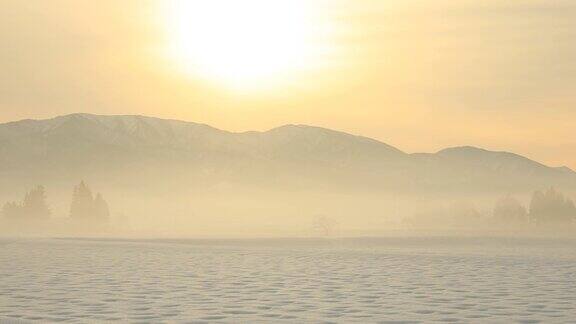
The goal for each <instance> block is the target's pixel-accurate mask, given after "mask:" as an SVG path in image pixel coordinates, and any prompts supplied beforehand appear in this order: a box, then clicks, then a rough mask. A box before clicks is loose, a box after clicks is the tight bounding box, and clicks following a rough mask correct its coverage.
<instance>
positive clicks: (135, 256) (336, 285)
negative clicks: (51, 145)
mask: <svg viewBox="0 0 576 324" xmlns="http://www.w3.org/2000/svg"><path fill="white" fill-rule="evenodd" d="M575 243H576V242H575V241H567V240H536V239H532V240H529V239H471V238H452V239H448V238H428V239H417V238H388V239H355V240H251V241H248V240H247V241H201V240H197V241H186V240H182V241H152V240H149V241H121V240H116V241H113V240H57V239H51V240H49V239H42V240H41V239H38V240H32V239H30V240H9V239H5V240H1V241H0V322H2V323H5V322H6V323H10V322H14V323H20V322H22V323H25V322H36V321H38V322H57V321H71V322H91V323H93V322H106V321H119V322H125V321H128V322H149V323H161V322H193V323H196V322H240V323H270V322H288V323H314V322H343V323H371V322H384V323H386V322H397V321H402V322H429V321H437V322H468V323H470V322H472V323H478V322H486V323H509V322H520V323H536V322H543V323H560V322H574V321H576V244H575Z"/></svg>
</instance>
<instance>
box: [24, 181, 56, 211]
mask: <svg viewBox="0 0 576 324" xmlns="http://www.w3.org/2000/svg"><path fill="white" fill-rule="evenodd" d="M22 209H23V210H22V212H23V214H24V215H25V216H26V217H28V218H30V219H46V218H49V217H50V209H49V208H48V204H47V203H46V190H45V189H44V187H43V186H37V187H36V188H34V189H32V190H30V191H29V192H28V193H27V194H26V196H25V197H24V202H23V203H22Z"/></svg>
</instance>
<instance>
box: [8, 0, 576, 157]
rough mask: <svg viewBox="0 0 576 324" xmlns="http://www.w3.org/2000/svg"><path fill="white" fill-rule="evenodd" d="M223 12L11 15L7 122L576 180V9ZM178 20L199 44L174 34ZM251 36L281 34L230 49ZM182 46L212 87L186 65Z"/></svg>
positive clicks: (395, 5) (70, 9)
mask: <svg viewBox="0 0 576 324" xmlns="http://www.w3.org/2000/svg"><path fill="white" fill-rule="evenodd" d="M174 1H176V2H175V3H177V2H178V1H180V2H182V1H186V0H174ZM191 1H193V0H191ZM218 1H219V2H220V5H219V6H217V7H215V6H212V7H214V8H218V9H217V10H216V11H215V9H214V8H203V7H202V6H203V4H202V2H198V1H196V3H201V5H190V6H184V7H183V8H181V10H176V12H178V17H175V16H174V15H175V14H174V10H172V11H170V10H169V9H167V7H169V5H168V4H169V3H171V2H170V1H168V0H164V1H160V0H122V1H117V0H99V1H88V0H49V1H48V0H0V40H1V41H2V45H1V49H0V73H1V74H0V122H4V121H10V120H14V119H23V118H44V117H52V116H55V115H61V114H67V113H73V112H90V113H101V114H145V115H152V116H158V117H168V118H177V119H184V120H189V121H195V122H202V123H208V124H211V125H213V126H215V127H218V128H223V129H227V130H236V131H242V130H252V129H255V130H265V129H268V128H272V127H275V126H278V125H281V124H287V123H301V124H312V125H318V126H324V127H329V128H335V129H339V130H343V131H348V132H352V133H356V134H362V135H366V136H370V137H374V138H377V139H379V140H382V141H384V142H386V143H389V144H391V145H394V146H396V147H398V148H400V149H402V150H404V151H407V152H413V151H435V150H437V149H439V148H443V147H447V146H457V145H475V146H481V147H485V148H489V149H496V150H508V151H514V152H517V153H520V154H524V155H526V156H528V157H531V158H534V159H537V160H540V161H543V162H546V163H548V164H552V165H561V164H566V165H569V166H571V167H576V136H574V134H575V133H576V1H574V0H509V1H505V0H482V1H477V0H475V1H472V0H458V1H455V0H420V1H416V0H332V1H330V0H317V1H313V0H311V1H307V3H308V4H307V5H306V6H307V7H306V10H309V11H310V12H308V11H307V14H306V15H300V11H298V10H296V11H294V12H289V10H284V9H285V8H284V7H282V4H281V3H287V1H288V2H289V1H292V0H287V1H282V0H278V1H274V0H268V2H267V3H276V4H278V7H277V8H280V9H281V10H277V9H275V7H274V6H271V5H265V7H264V9H263V10H262V12H263V13H266V15H263V13H262V12H260V13H258V12H257V10H253V9H254V8H251V7H250V6H255V4H258V2H257V1H256V2H255V0H245V1H247V2H245V3H246V4H247V6H248V7H249V9H246V10H244V9H242V8H238V3H243V0H234V1H235V4H234V8H229V7H228V6H227V5H226V4H225V2H226V0H218ZM293 1H296V0H293ZM209 2H210V1H208V0H205V1H204V2H203V3H204V4H207V3H209ZM310 3H313V5H310ZM172 4H173V3H172ZM230 4H231V3H230ZM295 8H296V7H295ZM187 10H189V11H194V12H191V13H190V15H189V18H190V19H186V17H187V15H188V13H187ZM198 11H202V12H201V13H200V14H199V13H198ZM203 11H206V13H204V12H203ZM282 12H285V13H287V14H286V15H287V16H286V17H281V16H280V15H282ZM288 12H289V13H288ZM171 15H172V16H171ZM238 15H247V17H238ZM288 15H293V16H288ZM183 17H184V18H183ZM198 17H203V18H205V19H204V20H202V21H205V22H203V23H205V24H208V25H207V26H202V25H198V24H196V23H195V22H196V21H198ZM176 18H177V19H176ZM178 19H180V20H182V21H184V22H186V23H189V22H190V21H192V22H194V23H191V24H189V25H187V24H184V25H182V24H180V25H178V26H179V27H177V28H180V29H182V28H184V29H186V28H190V29H194V31H191V32H190V34H189V35H188V34H187V33H184V34H182V30H179V31H175V27H174V26H175V25H177V24H178V23H179V22H181V21H180V20H178ZM290 19H292V20H290ZM299 19H302V24H299V25H298V26H296V25H295V26H292V25H290V24H291V23H294V21H300V20H299ZM304 20H305V21H304ZM175 21H176V23H175ZM285 21H286V23H285ZM244 22H245V23H246V24H247V25H244ZM260 22H261V23H262V24H267V22H269V23H270V24H271V26H272V27H270V28H267V27H266V26H262V27H263V28H260V27H261V26H260V25H259V23H260ZM282 24H286V25H284V28H283V27H282V26H283V25H282ZM240 25H241V26H240ZM214 26H219V27H214ZM246 26H248V27H249V28H248V27H246ZM247 28H248V29H247ZM204 30H205V32H204ZM238 31H246V32H247V33H252V34H257V35H259V34H258V33H262V32H264V31H265V32H266V33H268V34H266V35H264V36H265V37H264V36H262V35H260V36H262V37H256V38H249V39H247V40H248V41H247V40H246V39H243V38H240V40H239V42H238V43H231V42H232V41H236V40H237V39H236V40H235V37H228V36H227V35H230V33H234V32H236V33H238ZM176 33H178V35H177V36H176ZM270 33H277V34H278V37H275V38H271V37H269V36H270V35H269V34H270ZM223 35H224V36H223ZM206 37H207V38H206ZM302 37H305V38H306V44H305V45H303V44H304V43H303V42H301V39H300V38H302ZM188 38H189V39H190V44H188V43H187V42H186V41H183V40H187V39H188ZM214 38H218V40H221V38H224V39H223V40H221V41H220V42H218V43H215V41H214ZM228 38H230V39H228ZM236 38H237V37H236ZM175 39H178V40H179V41H180V42H182V41H183V42H184V43H185V44H179V45H178V46H179V47H178V46H176V47H178V48H185V50H181V51H182V53H178V54H180V55H181V56H182V55H187V59H190V60H195V59H197V58H198V57H201V58H202V60H204V61H202V60H200V61H198V62H207V61H206V60H212V61H211V63H210V64H212V65H214V66H212V69H211V71H213V72H206V69H197V67H198V62H196V63H197V64H196V65H195V66H194V67H190V66H188V67H184V65H183V64H180V63H181V62H180V63H178V62H176V60H175V59H174V58H173V55H172V56H171V55H169V54H167V52H169V51H172V54H174V51H176V52H177V51H178V50H177V49H176V50H174V46H173V45H174V44H173V43H174V40H175ZM255 41H258V44H255ZM226 42H228V43H226ZM231 44H232V45H231ZM193 45H197V46H193ZM236 45H238V49H233V50H230V49H231V48H233V47H234V46H236ZM251 46H252V49H251ZM305 47H306V50H307V52H306V53H307V54H306V55H304V51H303V50H302V49H303V48H305ZM199 48H200V49H199ZM254 48H257V49H258V51H259V52H258V53H259V54H262V53H264V54H266V55H262V56H263V57H265V56H267V57H271V58H272V59H271V61H270V62H268V61H263V60H261V58H260V56H258V55H255V56H254V55H251V54H253V53H254ZM218 49H222V51H219V52H218V53H217V50H218ZM196 50H199V51H200V54H201V55H202V56H197V55H196V54H198V53H194V51H196ZM300 50H302V51H300ZM210 51H212V52H210ZM299 51H300V52H299ZM293 52H294V53H293ZM312 52H313V55H308V54H310V53H312ZM258 53H257V54H258ZM275 55H279V56H283V55H284V56H287V57H289V58H290V59H295V58H298V59H300V58H301V57H302V60H301V61H302V62H300V61H298V68H292V70H293V71H291V69H284V70H282V71H280V72H278V73H271V74H272V76H267V77H265V78H262V79H261V80H259V81H258V82H256V86H253V87H250V88H249V89H248V88H246V89H244V88H241V89H238V88H237V87H231V86H230V82H225V80H224V78H222V77H220V79H219V78H217V77H215V76H216V75H217V74H218V73H221V72H222V71H219V72H218V73H217V72H214V70H215V68H220V69H221V70H222V68H223V67H224V73H225V72H226V71H229V70H228V69H227V67H229V66H232V65H234V64H238V65H241V66H235V67H233V69H236V70H238V71H239V72H238V73H240V72H242V71H245V70H248V71H252V70H253V69H247V68H246V67H247V66H252V65H255V64H259V62H261V63H262V64H263V65H264V66H270V68H269V71H268V72H275V71H276V70H274V68H277V67H278V66H277V65H278V64H277V65H274V64H276V63H278V62H277V61H278V60H276V61H275V60H273V59H274V56H275ZM289 55H292V56H289ZM304 56H306V57H304ZM309 56H313V57H312V58H310V57H309ZM240 58H241V59H240ZM214 60H216V61H214ZM218 60H220V61H222V64H221V65H220V64H218V63H219V61H218ZM300 63H302V64H301V66H300ZM200 64H202V63H200ZM265 64H268V65H265ZM293 65H294V64H293ZM290 66H292V65H290ZM240 68H242V69H243V70H241V69H240ZM286 70H287V71H286ZM210 73H212V74H213V75H208V74H210ZM241 80H242V79H241ZM228 81H229V80H228ZM240 83H241V82H240Z"/></svg>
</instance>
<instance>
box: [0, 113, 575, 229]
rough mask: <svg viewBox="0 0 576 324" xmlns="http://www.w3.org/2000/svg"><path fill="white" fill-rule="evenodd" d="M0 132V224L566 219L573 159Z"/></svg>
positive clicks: (263, 138)
mask: <svg viewBox="0 0 576 324" xmlns="http://www.w3.org/2000/svg"><path fill="white" fill-rule="evenodd" d="M0 141H1V142H2V143H3V145H2V152H1V156H0V159H1V161H2V164H1V167H0V175H1V177H2V183H1V184H0V197H1V198H2V201H3V203H6V204H5V205H4V209H3V218H2V224H3V226H2V229H1V231H2V232H4V233H6V234H10V235H42V236H54V235H59V236H76V235H81V236H83V235H89V236H130V237H132V236H136V237H146V236H155V237H156V236H158V237H222V238H225V237H229V238H233V237H310V236H370V235H381V234H383V233H391V232H395V233H402V232H414V233H418V232H426V231H432V232H438V233H450V232H452V233H454V234H463V233H469V234H471V235H474V234H478V233H498V234H504V235H517V234H520V235H523V234H536V233H540V234H546V233H548V234H550V235H558V234H561V235H572V234H573V233H576V232H573V229H574V228H573V227H574V222H575V217H576V212H575V211H576V209H575V208H574V204H573V203H572V200H571V198H570V197H571V194H573V192H574V189H575V188H576V173H575V172H574V171H572V170H570V169H569V168H566V167H552V166H546V165H543V164H540V163H538V162H536V161H532V160H530V159H528V158H525V157H522V156H519V155H516V154H514V153H509V152H492V151H488V150H484V149H482V148H476V147H453V148H447V149H444V150H441V151H439V152H436V153H405V152H403V151H401V150H400V149H397V148H395V147H393V146H391V145H388V144H385V143H382V142H379V141H376V140H373V139H370V138H366V137H362V136H356V135H351V134H347V133H343V132H338V131H335V130H330V129H325V128H320V127H313V126H306V125H285V126H281V127H277V128H274V129H271V130H269V131H266V132H244V133H232V132H227V131H224V130H219V129H216V128H213V127H210V126H208V125H203V124H196V123H191V122H184V121H176V120H164V119H158V118H152V117H144V116H98V115H89V114H74V115H67V116H60V117H56V118H53V119H47V120H23V121H16V122H11V123H6V124H2V125H0ZM39 186H40V187H39Z"/></svg>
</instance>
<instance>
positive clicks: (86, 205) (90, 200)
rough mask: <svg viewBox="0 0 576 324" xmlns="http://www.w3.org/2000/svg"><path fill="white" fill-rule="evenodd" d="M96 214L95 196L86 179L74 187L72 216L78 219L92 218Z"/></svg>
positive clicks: (71, 207) (71, 206)
mask: <svg viewBox="0 0 576 324" xmlns="http://www.w3.org/2000/svg"><path fill="white" fill-rule="evenodd" d="M93 216H94V197H93V196H92V191H91V190H90V188H89V187H88V186H87V185H86V183H85V182H84V181H82V182H80V184H79V185H77V186H76V187H74V192H73V193H72V204H71V205H70V217H72V218H76V219H91V218H92V217H93Z"/></svg>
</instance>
